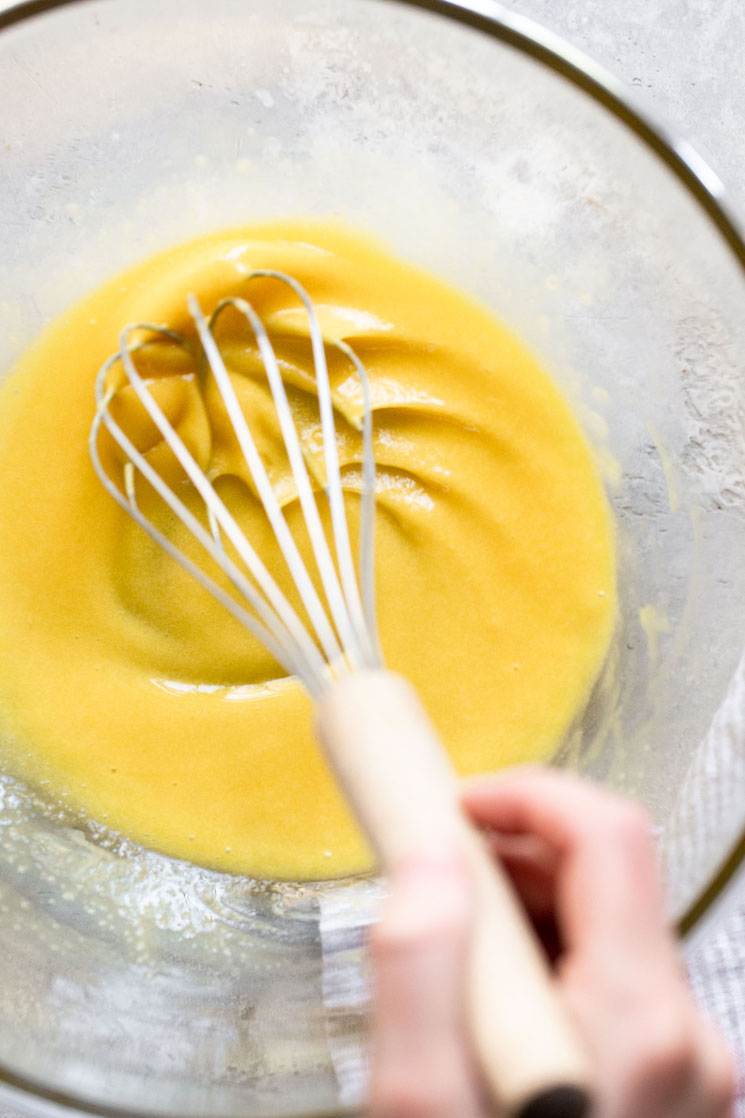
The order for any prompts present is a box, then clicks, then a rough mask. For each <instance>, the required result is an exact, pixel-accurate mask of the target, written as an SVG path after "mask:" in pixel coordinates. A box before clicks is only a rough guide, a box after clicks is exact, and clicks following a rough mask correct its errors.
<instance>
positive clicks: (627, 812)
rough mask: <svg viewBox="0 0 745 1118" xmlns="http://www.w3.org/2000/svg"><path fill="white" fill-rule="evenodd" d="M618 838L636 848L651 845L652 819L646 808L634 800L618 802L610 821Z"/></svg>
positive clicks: (615, 804) (614, 806)
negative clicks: (646, 844)
mask: <svg viewBox="0 0 745 1118" xmlns="http://www.w3.org/2000/svg"><path fill="white" fill-rule="evenodd" d="M609 826H610V827H611V828H612V830H613V831H614V832H615V834H616V836H617V837H618V838H619V839H620V840H621V841H625V842H631V843H633V844H634V845H635V846H638V845H642V844H645V843H651V826H652V823H651V819H650V816H649V815H648V813H647V811H646V809H645V808H643V807H642V806H641V804H638V803H636V802H634V801H633V800H617V801H616V802H615V803H614V805H613V809H612V812H611V815H610V819H609Z"/></svg>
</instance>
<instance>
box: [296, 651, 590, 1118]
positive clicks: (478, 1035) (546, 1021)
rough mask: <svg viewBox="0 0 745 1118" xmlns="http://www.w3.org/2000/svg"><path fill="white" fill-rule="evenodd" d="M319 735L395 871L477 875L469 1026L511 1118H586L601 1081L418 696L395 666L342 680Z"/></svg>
mask: <svg viewBox="0 0 745 1118" xmlns="http://www.w3.org/2000/svg"><path fill="white" fill-rule="evenodd" d="M317 730H318V735H319V738H320V740H321V742H322V744H323V747H324V749H325V751H326V754H327V757H328V760H329V763H330V764H331V766H332V768H333V770H334V772H335V774H336V776H337V779H338V781H339V783H340V785H341V787H342V789H343V790H344V792H345V794H346V796H347V799H348V801H349V803H350V805H351V807H352V809H353V810H354V812H355V815H356V818H357V819H358V821H359V822H360V825H361V826H362V827H363V829H364V831H365V833H366V835H367V838H368V840H369V841H370V843H371V845H372V847H373V848H374V850H375V851H376V853H377V854H378V856H379V858H380V861H381V863H382V865H383V867H384V868H385V869H391V868H392V867H394V866H395V865H397V864H398V863H399V862H400V861H401V860H402V859H403V858H405V857H407V856H408V855H411V854H414V853H417V852H422V851H426V850H428V849H436V850H442V849H443V847H444V846H449V847H451V848H453V849H455V850H459V851H460V852H461V853H462V855H463V857H464V859H465V861H466V862H467V864H468V865H469V866H470V868H471V872H472V875H473V887H474V892H475V898H476V905H475V909H476V911H475V925H474V930H473V935H472V941H471V949H470V950H471V953H470V958H469V983H468V990H467V1018H468V1022H469V1027H470V1030H471V1037H472V1043H473V1046H474V1050H475V1052H476V1055H477V1058H478V1061H479V1066H480V1068H481V1071H482V1074H483V1076H484V1078H485V1080H486V1083H487V1085H488V1087H489V1089H490V1090H491V1092H492V1095H493V1097H494V1102H495V1104H496V1106H497V1113H498V1114H499V1115H500V1116H501V1115H505V1116H509V1118H518V1116H519V1118H580V1116H581V1115H584V1114H586V1113H587V1110H588V1108H589V1084H590V1074H589V1067H588V1063H587V1059H586V1056H585V1053H584V1051H583V1048H582V1045H581V1043H580V1041H579V1038H578V1037H577V1036H576V1034H575V1030H574V1027H573V1025H572V1022H571V1021H570V1020H569V1018H568V1016H567V1014H566V1012H565V1011H564V1009H563V1007H562V1005H561V1003H560V1002H559V999H558V997H557V994H556V992H555V990H554V988H553V986H552V982H551V977H550V972H549V969H548V964H547V961H546V959H545V956H544V954H543V951H542V949H541V947H540V945H539V943H538V941H537V939H536V936H535V934H534V932H533V929H532V927H531V926H530V924H529V921H528V918H527V916H526V914H525V912H524V911H523V908H522V906H521V904H520V902H519V900H518V898H517V896H516V894H515V892H514V890H513V888H512V885H511V883H510V882H509V880H508V879H507V877H506V875H505V873H504V872H503V870H502V869H501V867H500V866H499V865H497V864H495V862H494V861H493V859H492V858H491V856H490V855H489V853H488V851H487V849H486V847H485V845H484V843H483V842H482V840H481V837H480V836H479V835H478V834H477V832H476V831H475V829H474V828H473V827H472V826H471V825H470V824H469V823H468V822H467V820H466V818H465V816H464V815H463V813H462V811H461V810H460V807H459V805H458V799H457V782H456V778H455V774H454V772H453V770H452V768H451V766H450V763H449V760H448V758H447V756H446V754H445V752H444V749H443V747H442V745H441V744H440V741H439V739H438V736H437V733H436V731H435V730H434V728H433V726H432V723H431V722H430V720H429V718H428V716H427V714H426V712H425V711H424V709H423V707H422V705H421V703H420V702H419V699H418V697H417V695H416V692H415V691H414V689H413V688H412V687H411V686H410V685H409V684H408V683H407V682H406V680H404V679H403V678H402V677H401V676H398V675H396V674H394V673H393V672H388V671H385V670H375V671H365V672H360V673H358V674H356V675H353V676H349V677H348V678H346V679H344V680H342V681H340V682H339V683H336V684H334V686H333V687H332V689H331V690H330V691H329V692H328V694H327V695H326V697H325V698H324V699H323V700H322V702H321V703H320V704H319V707H318V711H317Z"/></svg>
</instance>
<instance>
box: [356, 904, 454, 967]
mask: <svg viewBox="0 0 745 1118" xmlns="http://www.w3.org/2000/svg"><path fill="white" fill-rule="evenodd" d="M467 933H468V920H467V919H466V918H465V917H464V916H462V915H461V914H460V913H456V912H447V911H446V912H443V913H441V914H438V915H437V916H436V918H432V919H429V920H427V921H426V922H422V923H421V924H415V925H411V924H407V925H402V924H401V923H399V922H398V921H393V920H386V919H385V917H384V918H383V919H382V920H381V921H380V922H379V923H378V924H375V925H374V926H373V928H372V929H371V931H370V934H369V937H368V945H369V950H370V954H371V956H372V960H373V963H377V964H380V963H383V964H385V963H387V962H391V961H393V960H396V959H406V958H409V957H412V956H415V955H416V956H418V955H421V954H423V953H424V952H427V951H431V950H433V949H434V950H436V949H437V948H439V947H447V946H450V945H452V944H458V943H459V942H460V941H461V940H462V939H463V938H464V937H465V936H466V935H467Z"/></svg>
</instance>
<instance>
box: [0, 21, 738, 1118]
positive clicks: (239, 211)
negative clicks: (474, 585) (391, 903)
mask: <svg viewBox="0 0 745 1118" xmlns="http://www.w3.org/2000/svg"><path fill="white" fill-rule="evenodd" d="M0 104H2V106H3V118H4V120H3V136H2V150H1V151H0V160H1V161H2V162H1V164H0V165H1V166H2V172H3V191H2V194H1V195H0V323H1V324H2V329H0V351H1V352H0V367H2V368H7V367H9V366H10V364H11V363H12V361H13V358H14V357H15V355H16V354H17V353H18V352H19V351H20V350H22V349H23V347H24V346H25V345H26V344H27V343H28V342H29V341H30V340H31V339H32V338H33V337H34V336H35V335H36V334H37V333H38V331H39V330H40V329H41V328H42V327H43V326H44V324H45V323H46V322H47V321H48V320H49V319H50V318H51V317H52V316H53V315H55V314H56V313H57V312H59V311H60V310H61V309H62V308H63V307H64V306H65V305H66V304H67V303H69V302H70V301H71V300H72V299H74V298H75V297H76V296H78V295H79V294H81V293H82V292H84V291H85V290H86V289H88V288H89V287H91V286H92V285H93V284H95V283H97V282H99V281H100V280H102V279H103V278H104V277H106V276H108V275H110V274H111V273H112V272H114V271H115V270H117V269H119V268H122V267H123V266H125V265H127V264H129V263H130V262H132V261H134V260H136V259H137V258H138V257H140V256H142V255H143V254H145V253H149V252H151V251H153V250H155V249H158V248H160V247H162V246H164V245H166V244H167V243H169V242H173V241H176V240H178V239H179V238H182V237H185V236H187V235H193V234H195V233H197V232H199V231H201V230H207V229H213V228H216V227H220V226H228V225H230V224H231V223H240V222H243V221H246V220H254V219H258V218H263V217H269V216H272V215H288V214H298V215H303V214H323V215H326V214H330V213H335V214H340V215H342V216H344V217H345V218H348V219H349V220H350V221H352V222H354V223H355V224H357V225H359V226H362V227H365V228H367V229H369V230H371V231H373V232H375V233H377V234H380V235H382V236H383V237H384V238H385V240H386V241H388V242H389V243H390V244H392V245H393V246H394V247H395V248H396V249H397V250H398V251H399V252H400V253H401V254H403V255H404V256H406V257H409V258H410V259H412V260H414V261H416V262H418V263H419V264H421V265H424V266H425V267H426V268H428V269H431V270H432V271H434V272H437V273H440V274H441V275H442V276H444V277H447V278H448V279H450V280H451V281H452V282H453V283H455V284H458V285H460V286H461V287H463V288H465V289H466V290H468V291H471V292H473V293H474V294H475V295H476V296H478V297H479V298H481V299H482V300H484V301H485V302H486V303H487V304H489V305H490V306H491V307H492V308H493V309H494V310H495V311H496V312H497V313H498V314H499V315H501V316H502V317H503V318H504V319H506V320H507V321H508V322H509V323H511V324H512V326H513V327H514V329H515V330H516V331H517V332H518V333H519V334H520V335H521V336H522V337H523V338H524V339H525V340H526V341H527V342H528V343H529V344H530V345H531V346H533V347H534V348H535V349H536V350H537V351H538V352H539V353H540V354H542V356H543V358H544V360H545V361H546V362H547V364H548V365H549V366H550V367H551V368H552V369H553V372H554V374H555V376H556V378H557V380H558V381H559V382H560V383H561V384H562V385H563V387H564V389H565V391H566V392H567V393H568V395H569V396H570V398H571V399H572V400H573V402H574V404H575V406H576V408H577V411H578V413H579V415H580V416H581V418H582V420H583V422H584V425H585V429H586V431H587V432H588V435H589V436H590V438H591V439H592V441H593V442H594V444H595V446H596V448H597V453H598V460H599V462H600V464H601V468H602V470H603V474H604V477H605V479H606V482H607V486H608V493H609V496H610V499H611V502H612V505H613V509H614V512H615V517H616V523H617V528H618V541H619V551H620V556H621V582H622V585H621V601H622V609H621V619H620V623H619V628H618V633H617V637H616V641H615V644H614V648H613V652H612V655H611V657H610V660H609V663H608V666H607V669H606V672H605V674H604V676H603V679H602V680H601V681H600V684H599V685H598V688H597V689H596V693H595V695H594V696H593V700H592V702H591V704H590V706H589V708H588V710H587V712H586V714H585V717H584V719H583V721H582V723H581V725H578V726H577V727H576V728H575V732H574V733H573V734H572V735H570V738H569V740H568V741H567V742H566V744H565V746H564V748H563V751H562V754H561V757H560V758H559V760H560V762H561V763H564V764H567V765H572V766H574V767H576V768H578V769H579V770H581V771H583V772H586V773H589V774H590V775H592V776H594V777H596V778H599V779H602V780H605V781H607V782H609V783H611V784H613V785H614V786H616V787H618V788H621V789H625V790H627V791H629V792H632V793H634V794H635V795H637V796H639V797H641V798H642V799H643V800H644V802H645V803H646V804H647V805H648V807H649V808H650V809H651V811H652V813H653V816H654V818H655V820H656V823H657V826H658V828H659V837H660V850H661V855H662V857H663V860H664V862H665V865H666V869H667V876H668V881H669V895H670V908H671V912H672V914H673V915H674V916H675V917H676V919H678V920H679V922H680V925H681V928H682V930H684V931H686V932H689V931H690V930H691V929H692V928H694V926H698V927H700V926H701V918H702V916H703V915H704V914H705V913H707V912H711V911H712V909H713V908H714V907H716V906H715V902H716V901H717V900H718V898H720V897H721V895H722V894H723V892H724V889H725V886H726V885H727V883H728V882H730V881H731V879H732V878H733V877H736V876H737V873H738V869H739V864H740V860H741V857H742V854H743V821H744V819H745V751H743V749H742V743H743V737H744V735H743V726H742V710H743V707H745V701H744V699H743V696H744V695H745V683H744V682H743V668H742V666H740V653H741V648H742V645H743V637H744V636H745V618H744V617H743V611H742V608H741V606H742V602H743V600H745V564H743V561H742V556H743V554H745V516H744V515H743V499H744V497H745V438H744V434H743V431H744V427H745V424H744V419H745V386H744V383H743V377H742V367H743V363H744V362H745V280H744V278H743V269H742V266H743V261H744V260H745V249H744V248H743V244H742V242H741V240H740V237H739V234H738V232H737V230H736V228H735V226H734V224H733V223H732V221H731V219H730V218H729V217H728V216H727V213H726V210H725V208H724V203H723V202H722V197H721V195H722V192H721V187H720V184H719V183H718V181H717V180H716V178H715V176H713V175H712V173H711V172H710V171H709V169H708V168H707V167H706V166H705V165H704V164H703V163H702V162H701V161H700V160H699V159H698V157H697V156H696V155H695V153H694V152H692V151H690V150H689V149H688V148H687V146H686V145H684V144H680V143H678V144H676V143H673V142H671V141H670V140H668V139H665V138H664V136H663V135H662V134H661V133H660V132H659V131H657V130H656V129H655V128H654V127H653V126H651V125H649V124H648V123H647V122H646V120H645V119H644V117H643V116H642V115H640V114H639V113H637V112H636V111H635V110H634V108H633V107H632V105H631V103H630V101H629V100H628V96H627V94H626V93H625V92H624V91H623V90H620V89H618V88H617V87H616V86H615V84H614V83H613V82H612V80H611V79H609V78H607V76H605V75H604V74H602V73H599V72H597V71H596V70H595V69H594V67H593V66H592V64H591V63H589V62H588V61H587V60H586V59H583V58H582V57H580V56H578V55H575V54H574V53H573V52H572V51H571V50H570V49H569V48H567V47H565V46H564V45H562V44H560V43H558V42H557V41H555V40H554V39H553V38H552V37H550V36H548V35H547V34H546V33H544V32H542V31H541V30H540V29H538V28H536V27H534V26H533V25H531V24H528V23H526V22H523V21H521V20H519V19H518V18H517V17H515V16H513V15H509V14H508V13H505V12H503V11H502V10H501V9H500V8H499V6H498V5H497V4H493V3H489V2H488V0H480V2H478V0H473V3H472V4H471V5H465V4H464V5H459V4H457V3H454V2H452V3H449V2H446V0H440V2H436V0H432V2H430V3H425V2H422V3H410V2H404V0H401V2H391V0H210V3H209V4H205V3H203V2H201V0H117V2H116V3H110V2H108V0H87V2H85V3H82V2H81V3H67V4H60V5H55V4H45V3H30V4H26V5H22V6H21V7H19V8H16V9H12V10H10V11H9V12H7V13H5V15H2V16H0ZM717 199H718V200H717ZM40 686H43V684H40ZM0 808H1V809H0V828H1V830H0V835H1V836H2V841H1V842H0V926H1V931H2V945H3V946H2V952H0V1080H2V1081H3V1083H4V1086H2V1088H0V1093H1V1094H2V1098H4V1099H9V1098H10V1097H11V1095H12V1097H13V1098H14V1099H15V1104H16V1105H17V1106H18V1107H19V1108H20V1109H22V1110H26V1111H27V1112H28V1113H33V1114H39V1113H52V1112H54V1113H57V1112H58V1111H60V1108H61V1109H62V1110H64V1109H65V1108H66V1107H72V1108H73V1109H74V1110H76V1111H81V1110H88V1111H92V1112H95V1113H102V1112H105V1113H106V1114H115V1113H116V1114H124V1113H127V1114H134V1113H136V1114H141V1115H144V1114H147V1115H148V1116H151V1118H153V1116H158V1115H179V1116H180V1118H190V1116H193V1115H207V1114H209V1115H211V1116H213V1118H228V1116H237V1115H241V1116H242V1118H256V1116H259V1115H265V1116H267V1118H268V1116H271V1115H290V1114H292V1115H301V1114H302V1115H306V1114H310V1113H314V1112H326V1113H328V1112H333V1113H337V1112H338V1110H339V1109H340V1108H343V1107H344V1106H353V1105H354V1104H355V1102H356V1099H357V1096H358V1091H359V1070H360V1036H361V1029H362V1026H363V1021H364V1002H365V984H364V955H363V950H362V947H361V942H362V930H363V929H364V925H365V923H366V922H367V921H369V920H370V918H371V914H372V912H373V911H374V900H375V896H376V893H377V890H378V886H377V884H376V883H375V882H373V881H367V882H347V883H340V884H329V885H321V886H312V887H310V886H277V885H272V884H264V885H258V884H256V883H253V882H251V881H248V880H240V879H236V878H231V877H227V876H223V875H220V874H216V873H211V872H207V871H204V870H201V869H199V868H196V867H193V866H189V865H186V864H180V863H175V862H172V861H169V860H168V859H166V858H162V857H159V856H156V855H154V854H150V853H147V852H143V851H141V850H138V849H136V848H134V847H133V846H132V845H131V844H129V843H127V842H126V841H122V842H116V841H115V840H114V839H113V838H112V837H111V836H107V835H106V834H105V833H103V832H101V831H100V829H97V828H96V827H95V826H94V825H93V824H90V823H86V822H85V821H80V820H72V819H69V818H67V817H66V816H64V815H63V814H61V813H60V812H59V811H58V810H57V809H56V808H54V807H53V806H52V805H49V804H46V803H44V801H43V799H42V798H40V797H39V796H37V795H35V794H34V793H33V792H31V791H29V790H28V789H24V788H22V787H21V786H19V785H18V784H17V783H16V782H14V780H13V778H12V774H7V775H6V776H5V777H4V778H3V781H2V784H1V785H0ZM60 1112H61V1111H60ZM68 1112H69V1111H68Z"/></svg>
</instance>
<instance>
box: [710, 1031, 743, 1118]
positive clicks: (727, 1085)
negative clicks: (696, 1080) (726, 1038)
mask: <svg viewBox="0 0 745 1118" xmlns="http://www.w3.org/2000/svg"><path fill="white" fill-rule="evenodd" d="M703 1087H704V1091H705V1092H706V1093H707V1095H708V1097H709V1100H710V1105H711V1107H712V1110H713V1113H715V1114H717V1115H718V1114H719V1113H720V1112H722V1113H726V1112H727V1111H728V1109H729V1108H731V1107H732V1106H733V1105H734V1101H735V1096H736V1094H737V1070H736V1067H735V1061H734V1058H733V1057H732V1055H731V1053H730V1052H729V1051H728V1049H727V1048H726V1046H725V1044H724V1042H723V1041H719V1042H718V1043H717V1044H716V1045H715V1046H714V1047H713V1049H712V1051H711V1053H710V1055H709V1058H708V1061H707V1065H706V1068H705V1069H704V1073H703Z"/></svg>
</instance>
